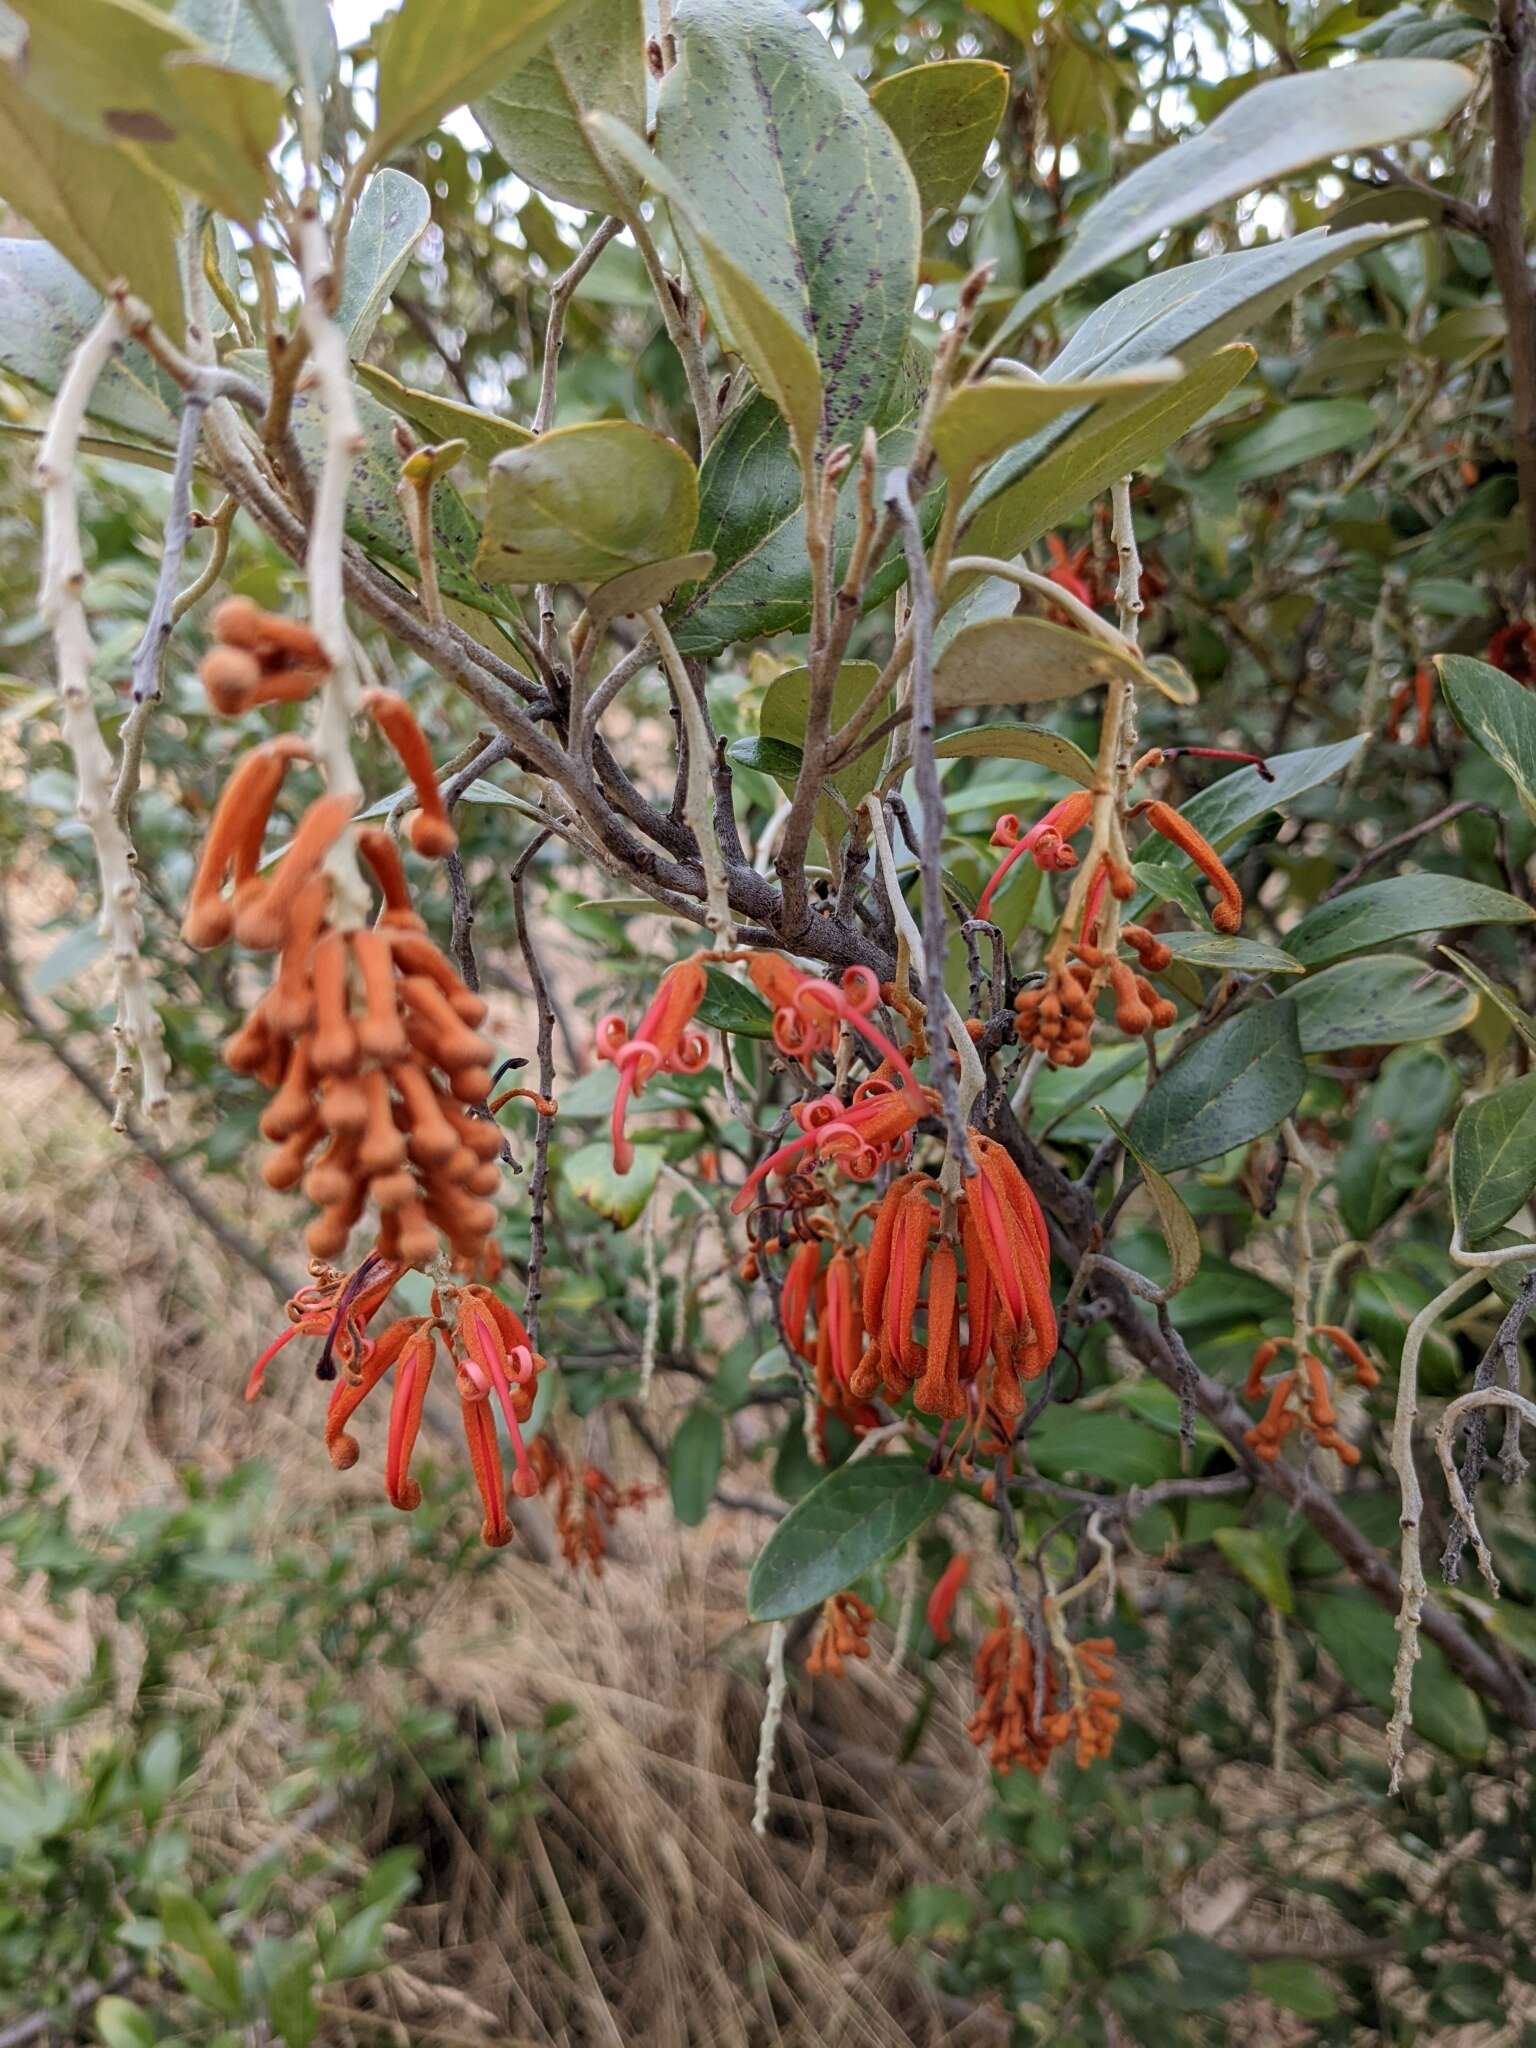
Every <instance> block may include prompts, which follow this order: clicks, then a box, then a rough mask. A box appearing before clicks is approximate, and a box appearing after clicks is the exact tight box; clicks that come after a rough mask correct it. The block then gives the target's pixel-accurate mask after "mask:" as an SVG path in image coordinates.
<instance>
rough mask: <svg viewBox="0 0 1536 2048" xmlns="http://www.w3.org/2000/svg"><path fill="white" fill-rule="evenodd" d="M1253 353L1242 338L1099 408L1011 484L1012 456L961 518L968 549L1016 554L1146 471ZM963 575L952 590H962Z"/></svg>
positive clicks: (1240, 374) (1244, 369) (1243, 370)
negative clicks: (1175, 375) (1147, 391)
mask: <svg viewBox="0 0 1536 2048" xmlns="http://www.w3.org/2000/svg"><path fill="white" fill-rule="evenodd" d="M1254 361H1255V356H1254V351H1253V350H1252V349H1251V348H1248V347H1247V346H1245V345H1243V344H1239V343H1234V344H1233V345H1232V346H1231V347H1230V348H1224V349H1221V350H1219V351H1218V352H1217V353H1216V354H1215V355H1213V356H1211V357H1210V359H1209V360H1208V361H1206V362H1203V363H1201V364H1200V365H1199V366H1198V367H1197V368H1195V369H1193V370H1189V371H1187V372H1186V373H1185V375H1184V376H1182V377H1180V378H1179V379H1178V381H1177V382H1176V383H1173V384H1165V385H1163V386H1161V387H1160V388H1159V389H1158V390H1157V391H1156V392H1154V393H1153V395H1152V396H1151V397H1150V398H1142V399H1122V400H1120V401H1118V402H1117V403H1116V404H1113V405H1105V406H1100V407H1099V408H1098V410H1097V411H1096V412H1094V413H1093V414H1092V415H1091V417H1090V418H1088V419H1087V420H1085V421H1084V422H1083V423H1082V424H1081V425H1080V426H1076V427H1074V428H1073V429H1072V431H1071V432H1070V433H1068V434H1066V435H1065V436H1064V437H1063V438H1062V439H1061V440H1060V441H1058V442H1057V443H1056V445H1055V446H1054V447H1053V448H1052V449H1051V451H1050V453H1049V454H1048V455H1046V456H1045V457H1044V458H1043V459H1042V460H1041V461H1040V462H1038V463H1037V464H1035V465H1034V467H1033V468H1030V469H1027V470H1025V472H1024V474H1023V475H1022V476H1020V477H1018V479H1017V481H1015V482H1010V483H1007V484H1006V487H1004V485H1003V483H1002V482H1001V481H999V479H1001V478H1003V476H1004V473H1005V471H1006V467H1007V459H1006V458H1005V460H1004V461H1003V462H1000V463H998V464H996V465H995V466H994V467H993V468H992V469H991V470H989V471H988V472H987V474H986V475H985V476H984V477H983V478H982V479H981V481H980V483H979V484H978V485H977V486H976V489H975V491H974V492H973V493H972V500H971V505H970V508H969V509H968V511H967V514H966V516H965V518H964V519H963V520H962V522H961V547H962V549H963V551H964V552H965V553H967V554H982V555H1002V556H1005V557H1006V556H1009V555H1015V554H1017V553H1018V552H1019V551H1020V549H1021V548H1026V547H1028V546H1029V545H1030V544H1031V542H1033V541H1037V540H1038V539H1039V538H1040V536H1041V534H1042V533H1049V532H1050V531H1051V529H1052V528H1053V527H1055V526H1059V525H1060V524H1061V522H1062V521H1063V520H1064V519H1066V518H1069V517H1070V516H1071V514H1072V513H1074V512H1078V511H1080V510H1081V509H1082V507H1083V506H1084V505H1086V504H1088V503H1089V502H1090V500H1091V499H1093V498H1096V497H1097V496H1098V495H1099V493H1100V492H1101V491H1102V490H1104V489H1105V487H1106V486H1107V485H1109V484H1111V483H1113V482H1114V481H1115V479H1116V478H1117V477H1122V476H1126V475H1129V474H1130V472H1131V471H1133V470H1140V469H1146V468H1147V467H1148V466H1149V464H1151V463H1153V462H1155V461H1157V459H1158V458H1159V457H1160V456H1162V455H1165V454H1166V453H1167V452H1168V450H1169V449H1170V448H1171V447H1172V446H1173V444H1174V443H1175V442H1176V441H1177V440H1178V439H1179V438H1180V436H1181V435H1183V434H1187V433H1188V432H1189V430H1190V428H1191V427H1193V426H1195V425H1196V424H1197V423H1198V422H1199V421H1200V420H1202V419H1204V417H1205V415H1206V414H1207V413H1208V412H1209V411H1210V410H1211V408H1212V406H1214V405H1217V404H1219V403H1220V402H1221V400H1222V399H1223V398H1225V397H1226V395H1227V393H1228V392H1229V391H1230V390H1232V388H1233V387H1234V386H1235V385H1237V384H1240V383H1241V382H1242V380H1243V378H1244V377H1246V376H1247V374H1248V372H1249V371H1250V370H1251V369H1252V368H1253V365H1254ZM959 588H960V579H956V578H951V580H950V583H949V584H948V585H946V590H947V591H949V592H951V593H953V594H958V590H959Z"/></svg>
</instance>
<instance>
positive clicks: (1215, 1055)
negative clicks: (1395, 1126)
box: [1130, 1002, 1307, 1173]
mask: <svg viewBox="0 0 1536 2048" xmlns="http://www.w3.org/2000/svg"><path fill="white" fill-rule="evenodd" d="M1306 1079H1307V1070H1306V1068H1305V1066H1304V1065H1303V1064H1302V1057H1301V1042H1300V1039H1299V1037H1298V1035H1297V1029H1296V1011H1295V1008H1294V1006H1293V1005H1292V1004H1291V1003H1290V1002H1273V1003H1260V1004H1257V1005H1256V1006H1255V1007H1254V1008H1253V1009H1251V1010H1243V1011H1240V1012H1239V1013H1238V1015H1237V1016H1235V1017H1232V1018H1229V1019H1228V1021H1227V1022H1226V1023H1225V1024H1219V1025H1218V1026H1217V1027H1216V1029H1215V1030H1214V1031H1213V1032H1212V1033H1211V1035H1210V1036H1209V1038H1203V1039H1201V1040H1200V1041H1199V1043H1198V1044H1196V1045H1193V1046H1191V1047H1190V1049H1189V1051H1188V1052H1186V1053H1185V1054H1184V1055H1183V1056H1182V1058H1180V1059H1177V1060H1175V1061H1174V1063H1173V1065H1172V1066H1171V1067H1169V1068H1168V1070H1167V1072H1166V1073H1164V1074H1163V1075H1162V1076H1161V1077H1160V1078H1159V1079H1158V1080H1157V1081H1156V1082H1155V1083H1154V1084H1153V1086H1152V1088H1151V1089H1150V1090H1149V1092H1148V1094H1147V1095H1146V1097H1145V1099H1144V1100H1143V1102H1142V1104H1141V1107H1140V1108H1139V1109H1138V1110H1137V1112H1136V1114H1135V1115H1134V1116H1133V1117H1132V1119H1131V1123H1130V1136H1131V1138H1132V1139H1133V1141H1134V1142H1135V1145H1136V1149H1137V1151H1138V1152H1139V1153H1140V1154H1141V1156H1142V1157H1143V1158H1145V1159H1147V1160H1149V1161H1150V1162H1151V1164H1152V1165H1154V1166H1155V1167H1157V1168H1158V1169H1159V1170H1160V1171H1161V1172H1164V1173H1171V1172H1173V1171H1174V1170H1175V1169H1176V1168H1177V1167H1181V1166H1196V1165H1198V1164H1199V1163H1200V1161H1201V1160H1203V1159H1216V1158H1219V1157H1220V1156H1221V1154H1222V1153H1224V1152H1230V1151H1231V1150H1232V1149H1233V1148H1234V1146H1237V1145H1246V1144H1247V1143H1248V1142H1249V1141H1250V1140H1251V1139H1253V1138H1258V1137H1262V1136H1263V1134H1264V1132H1265V1131H1272V1130H1273V1129H1274V1127H1275V1125H1276V1124H1278V1123H1280V1122H1281V1121H1282V1120H1283V1119H1284V1118H1286V1117H1288V1116H1289V1115H1290V1113H1291V1111H1292V1110H1293V1109H1294V1108H1295V1107H1296V1105H1297V1103H1298V1102H1299V1101H1300V1100H1301V1091H1302V1089H1303V1088H1304V1087H1305V1086H1306Z"/></svg>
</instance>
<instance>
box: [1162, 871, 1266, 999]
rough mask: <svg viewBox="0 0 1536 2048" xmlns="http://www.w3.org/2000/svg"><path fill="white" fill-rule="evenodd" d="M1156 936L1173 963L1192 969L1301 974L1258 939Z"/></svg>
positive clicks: (1196, 934) (1210, 934) (1215, 934)
mask: <svg viewBox="0 0 1536 2048" xmlns="http://www.w3.org/2000/svg"><path fill="white" fill-rule="evenodd" d="M1146 865H1151V863H1147V864H1146ZM1139 872H1140V870H1138V873H1139ZM1180 879H1181V880H1182V877H1181V878H1180ZM1157 936H1158V937H1159V938H1160V939H1161V940H1162V942H1163V944H1164V945H1165V946H1166V947H1167V948H1168V950H1169V952H1170V953H1171V954H1172V955H1173V957H1174V959H1175V960H1188V961H1189V962H1190V964H1191V966H1194V967H1210V968H1214V969H1215V970H1216V971H1217V972H1218V973H1220V974H1254V975H1259V974H1300V973H1301V971H1302V966H1301V962H1300V961H1299V960H1293V959H1292V958H1291V956H1290V954H1289V953H1282V952H1281V950H1280V948H1279V947H1278V946H1266V945H1264V944H1263V943H1262V942H1261V941H1260V940H1258V939H1239V938H1230V937H1228V935H1227V934H1226V933H1225V932H1159V933H1158V935H1157Z"/></svg>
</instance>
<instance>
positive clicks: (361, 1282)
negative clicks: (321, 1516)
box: [245, 1252, 545, 1546]
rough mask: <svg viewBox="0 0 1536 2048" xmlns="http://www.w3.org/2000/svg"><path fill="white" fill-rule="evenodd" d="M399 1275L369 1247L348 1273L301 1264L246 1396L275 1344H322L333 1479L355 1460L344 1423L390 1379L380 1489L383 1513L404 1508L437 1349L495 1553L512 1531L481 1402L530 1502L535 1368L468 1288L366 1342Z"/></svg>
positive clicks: (255, 1387)
mask: <svg viewBox="0 0 1536 2048" xmlns="http://www.w3.org/2000/svg"><path fill="white" fill-rule="evenodd" d="M404 1271H405V1268H404V1266H403V1265H402V1264H401V1263H400V1262H399V1261H398V1260H391V1259H387V1258H384V1257H381V1256H380V1255H379V1254H378V1253H377V1252H370V1253H369V1255H368V1256H367V1258H365V1259H364V1260H363V1262H362V1264H361V1265H360V1266H359V1267H358V1268H357V1269H356V1271H355V1272H353V1273H351V1274H350V1275H349V1274H343V1273H339V1272H337V1271H335V1269H334V1268H331V1267H327V1266H324V1265H322V1264H320V1263H319V1262H318V1261H317V1262H316V1263H315V1264H314V1266H313V1267H312V1268H311V1272H312V1274H313V1277H314V1285H313V1286H311V1287H307V1288H302V1289H301V1290H300V1291H299V1293H297V1294H296V1295H295V1296H294V1297H293V1299H292V1301H290V1302H289V1304H288V1317H289V1327H288V1328H287V1329H286V1330H284V1332H283V1333H282V1335H281V1336H280V1337H278V1338H277V1339H276V1340H275V1341H274V1342H273V1343H271V1344H269V1345H268V1347H267V1349H266V1350H265V1351H264V1352H263V1353H262V1354H261V1356H260V1358H258V1359H257V1361H256V1364H255V1365H254V1367H253V1368H252V1370H251V1376H250V1379H249V1381H248V1382H247V1384H246V1389H245V1398H246V1399H247V1400H248V1401H254V1400H255V1398H256V1396H257V1395H258V1394H259V1393H260V1391H261V1386H262V1381H263V1379H264V1377H265V1375H266V1370H267V1367H268V1365H269V1364H270V1363H271V1361H272V1359H273V1358H274V1357H275V1356H276V1355H277V1353H278V1352H279V1351H281V1350H282V1349H283V1347H284V1346H285V1345H286V1344H289V1343H291V1342H292V1340H293V1339H294V1338H295V1337H303V1336H318V1337H323V1339H324V1345H323V1348H322V1350H321V1353H320V1359H319V1363H318V1365H317V1366H316V1373H317V1376H318V1377H319V1378H321V1379H334V1380H335V1381H336V1385H335V1388H334V1390H333V1392H332V1394H331V1400H330V1406H329V1408H328V1410H327V1412H326V1418H325V1445H326V1449H327V1450H328V1451H329V1453H330V1457H331V1463H332V1464H333V1465H334V1466H335V1467H336V1469H337V1470H338V1471H341V1472H344V1471H346V1470H347V1469H348V1468H349V1467H350V1466H352V1465H355V1464H356V1463H357V1459H358V1446H357V1441H356V1439H355V1438H354V1437H352V1436H350V1435H348V1433H347V1425H348V1424H349V1423H350V1421H351V1419H352V1417H353V1415H354V1413H355V1412H356V1410H357V1409H358V1407H359V1406H360V1405H361V1403H362V1402H363V1401H364V1400H366V1399H367V1397H368V1395H369V1394H371V1393H372V1392H373V1390H374V1388H375V1387H376V1386H377V1385H378V1384H379V1382H380V1380H382V1379H383V1378H384V1376H385V1374H386V1373H393V1375H394V1379H393V1382H392V1385H391V1392H390V1404H389V1431H388V1439H387V1446H386V1450H385V1459H384V1486H385V1491H386V1493H387V1494H388V1496H389V1498H390V1500H391V1502H392V1503H393V1504H394V1506H395V1507H397V1508H404V1509H406V1510H407V1511H409V1510H410V1509H412V1508H415V1507H416V1506H418V1505H419V1503H420V1501H421V1488H420V1486H419V1485H418V1484H417V1482H416V1481H415V1480H414V1479H413V1478H412V1477H411V1454H412V1452H413V1450H414V1449H415V1445H416V1438H417V1434H418V1432H419V1431H420V1429H421V1417H422V1410H423V1407H424V1406H425V1403H426V1398H427V1388H428V1386H429V1384H430V1382H431V1378H432V1370H433V1367H434V1366H435V1364H436V1363H437V1357H438V1350H439V1346H441V1348H442V1349H443V1350H444V1351H446V1352H447V1354H448V1357H449V1358H450V1360H451V1361H452V1364H453V1373H454V1383H455V1386H456V1388H457V1391H458V1396H459V1404H460V1412H461V1414H462V1417H463V1423H464V1438H465V1442H466V1443H467V1445H468V1447H469V1461H470V1465H471V1468H472V1469H473V1472H474V1475H475V1485H476V1487H477V1488H478V1490H479V1494H480V1500H481V1504H482V1506H483V1508H484V1510H485V1518H484V1521H483V1522H482V1524H481V1535H482V1536H483V1537H484V1539H485V1541H486V1542H487V1543H489V1544H492V1545H494V1546H499V1545H501V1544H504V1543H507V1542H509V1541H510V1540H511V1536H512V1525H511V1523H510V1522H509V1520H508V1519H507V1502H506V1487H505V1483H504V1477H503V1473H502V1463H501V1450H500V1447H499V1445H498V1444H497V1441H496V1425H495V1422H494V1421H493V1420H492V1417H491V1408H490V1404H491V1401H492V1400H493V1399H494V1400H495V1402H496V1404H497V1406H498V1407H499V1408H500V1410H501V1413H502V1418H503V1420H504V1422H505V1423H506V1428H507V1435H508V1438H509V1440H510V1442H511V1445H512V1457H513V1467H514V1469H513V1476H512V1491H513V1492H514V1493H516V1494H519V1495H521V1496H523V1497H525V1498H527V1497H530V1496H532V1495H533V1494H536V1493H537V1492H538V1491H539V1490H540V1485H541V1481H540V1479H539V1477H538V1475H537V1473H536V1472H535V1470H534V1467H533V1465H532V1464H531V1463H530V1460H529V1455H528V1447H527V1445H526V1444H525V1442H524V1440H523V1432H522V1426H523V1424H524V1423H526V1422H527V1421H528V1419H529V1417H530V1416H531V1415H532V1413H533V1401H534V1393H535V1388H536V1383H537V1380H538V1376H539V1374H540V1373H541V1372H543V1371H544V1369H545V1361H544V1359H543V1358H542V1357H541V1356H540V1354H539V1353H538V1352H537V1351H535V1350H534V1348H533V1345H532V1343H531V1341H530V1339H529V1336H528V1332H527V1330H526V1329H525V1328H524V1327H523V1323H522V1319H521V1318H520V1317H519V1316H517V1315H515V1314H514V1313H513V1311H512V1310H511V1309H509V1308H508V1307H507V1306H506V1304H505V1303H504V1302H502V1301H500V1300H498V1298H497V1297H496V1295H495V1294H493V1293H492V1291H491V1289H490V1288H489V1287H485V1286H481V1285H479V1284H478V1283H476V1282H469V1283H467V1284H465V1285H462V1286H454V1287H450V1288H439V1289H434V1290H433V1294H432V1302H431V1311H430V1313H429V1314H427V1315H420V1316H402V1317H400V1318H398V1319H397V1320H396V1321H395V1322H392V1323H390V1324H389V1325H388V1326H387V1327H386V1328H385V1329H383V1330H381V1331H380V1332H379V1334H378V1335H377V1336H376V1337H371V1336H370V1335H369V1334H368V1325H369V1323H370V1322H371V1321H372V1319H373V1317H374V1316H375V1315H377V1314H378V1312H379V1310H380V1309H381V1308H382V1307H383V1305H384V1303H385V1302H386V1301H387V1300H388V1298H389V1296H390V1294H391V1293H392V1292H393V1291H394V1288H395V1285H396V1283H397V1282H398V1280H399V1279H400V1276H401V1274H402V1273H403V1272H404ZM338 1373H339V1377H338Z"/></svg>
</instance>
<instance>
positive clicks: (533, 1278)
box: [512, 832, 555, 1350]
mask: <svg viewBox="0 0 1536 2048" xmlns="http://www.w3.org/2000/svg"><path fill="white" fill-rule="evenodd" d="M548 837H549V834H548V833H547V832H541V833H540V834H539V835H538V837H537V838H536V839H532V840H530V841H529V843H528V845H527V846H526V847H525V848H524V849H523V851H522V853H520V854H519V855H518V858H517V862H516V864H515V865H514V867H513V869H512V916H513V920H514V922H515V924H516V926H517V943H518V945H519V946H520V947H521V948H522V954H523V964H524V966H525V967H526V968H527V970H528V981H529V985H530V986H531V988H532V989H533V1002H534V1009H535V1011H536V1013H537V1016H538V1039H537V1053H538V1061H539V1093H540V1095H541V1096H542V1097H543V1098H544V1100H545V1101H546V1102H550V1101H552V1100H553V1099H554V1093H555V1011H554V1005H553V1004H552V1003H551V1002H550V999H549V983H548V981H547V980H546V979H545V976H544V966H543V962H542V961H541V960H540V959H539V955H538V949H537V948H536V947H535V945H534V943H533V936H532V934H531V932H530V931H529V928H528V906H527V903H526V902H525V900H524V894H523V886H524V878H525V877H526V875H527V873H528V866H529V863H530V862H531V861H532V860H533V859H534V857H535V856H536V855H537V853H538V852H539V850H540V848H541V847H542V846H543V845H544V843H545V841H546V840H547V839H548ZM538 1119H539V1121H538V1129H537V1131H536V1133H535V1135H534V1141H533V1173H532V1175H531V1176H530V1178H529V1181H528V1282H527V1288H526V1292H525V1294H524V1297H523V1321H524V1322H525V1323H526V1324H527V1326H528V1334H529V1336H530V1338H531V1339H532V1341H533V1345H534V1348H535V1350H537V1348H538V1342H539V1304H540V1301H541V1299H542V1297H543V1291H544V1254H545V1242H546V1240H545V1228H544V1209H545V1203H546V1201H547V1199H548V1191H549V1141H550V1138H551V1136H552V1135H553V1132H554V1121H555V1120H554V1118H553V1117H550V1116H546V1115H545V1114H544V1112H543V1111H542V1110H540V1111H539V1112H538Z"/></svg>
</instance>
